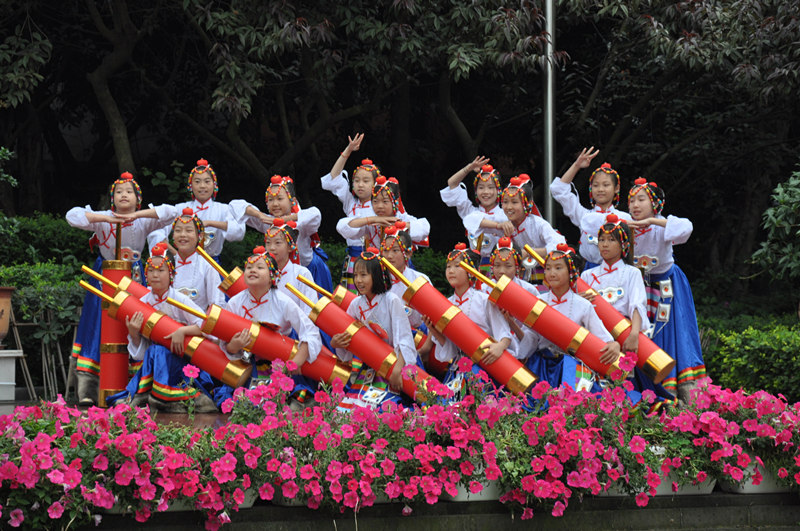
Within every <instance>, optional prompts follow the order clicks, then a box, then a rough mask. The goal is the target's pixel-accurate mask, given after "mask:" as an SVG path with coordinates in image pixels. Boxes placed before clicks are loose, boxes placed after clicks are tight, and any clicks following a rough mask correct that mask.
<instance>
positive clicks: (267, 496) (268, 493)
mask: <svg viewBox="0 0 800 531" xmlns="http://www.w3.org/2000/svg"><path fill="white" fill-rule="evenodd" d="M274 495H275V488H274V487H273V486H272V485H270V484H269V483H264V484H263V485H261V487H259V489H258V497H259V498H261V499H262V500H271V499H272V497H273V496H274Z"/></svg>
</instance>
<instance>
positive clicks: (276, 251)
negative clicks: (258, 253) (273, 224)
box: [264, 232, 289, 269]
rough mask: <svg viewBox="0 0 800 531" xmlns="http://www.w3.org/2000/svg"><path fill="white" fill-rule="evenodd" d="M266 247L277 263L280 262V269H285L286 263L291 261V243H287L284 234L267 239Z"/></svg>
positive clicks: (265, 241)
mask: <svg viewBox="0 0 800 531" xmlns="http://www.w3.org/2000/svg"><path fill="white" fill-rule="evenodd" d="M264 247H266V248H267V251H268V252H269V253H270V254H271V255H272V256H274V257H275V261H276V262H278V267H279V268H281V269H283V267H284V266H285V265H286V262H288V261H289V242H287V241H286V237H285V236H284V235H283V232H278V234H275V235H274V236H267V237H265V238H264Z"/></svg>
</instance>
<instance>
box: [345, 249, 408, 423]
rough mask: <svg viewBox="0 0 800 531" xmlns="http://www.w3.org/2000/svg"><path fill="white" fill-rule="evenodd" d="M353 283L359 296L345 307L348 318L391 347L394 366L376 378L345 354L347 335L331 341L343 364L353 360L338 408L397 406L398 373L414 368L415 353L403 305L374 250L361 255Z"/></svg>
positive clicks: (348, 352)
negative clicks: (386, 374) (394, 359)
mask: <svg viewBox="0 0 800 531" xmlns="http://www.w3.org/2000/svg"><path fill="white" fill-rule="evenodd" d="M353 280H354V281H355V285H356V289H358V294H359V295H358V297H356V298H355V299H354V300H353V302H351V303H350V306H348V308H347V313H348V315H350V316H351V317H354V318H356V319H358V320H360V321H361V322H362V323H364V324H365V325H366V326H368V327H369V328H370V329H371V330H372V331H373V332H374V333H375V334H377V335H378V337H380V338H381V339H383V341H384V342H386V343H387V344H389V345H392V347H393V348H394V351H395V353H396V354H397V363H396V364H395V365H394V368H393V369H392V372H390V373H389V375H388V380H385V379H383V378H381V377H380V376H378V375H377V373H376V372H375V369H373V368H371V367H367V366H366V365H363V364H362V363H361V361H360V360H358V359H357V358H353V354H352V352H350V351H348V350H347V347H348V346H349V345H350V339H351V336H350V335H349V334H348V333H347V332H342V333H340V334H336V335H334V336H333V337H331V346H333V347H334V348H335V349H336V355H337V356H339V357H340V358H341V359H343V360H345V361H348V360H350V359H352V360H353V374H352V375H351V376H350V382H349V384H348V386H347V388H346V389H345V392H346V395H345V398H344V399H343V401H342V403H341V404H340V407H341V408H343V409H351V408H353V407H355V406H357V405H358V406H365V407H372V408H377V407H380V406H381V404H384V403H386V402H394V403H397V404H399V403H401V402H402V398H401V396H400V394H399V392H400V390H401V389H402V376H401V371H402V370H403V367H405V366H407V365H416V364H417V360H418V358H417V350H416V348H414V338H413V337H412V335H411V325H410V324H409V322H408V316H407V315H406V312H405V306H404V304H403V301H402V300H401V299H400V298H399V297H398V296H397V295H395V294H394V293H392V292H391V291H389V287H390V286H391V284H392V282H391V280H390V278H389V273H388V272H387V271H386V270H385V269H384V267H383V264H382V263H381V261H380V254H379V253H378V249H376V248H374V247H371V248H368V249H367V250H366V251H364V252H363V253H361V256H360V257H359V259H358V260H356V264H355V267H354V269H353Z"/></svg>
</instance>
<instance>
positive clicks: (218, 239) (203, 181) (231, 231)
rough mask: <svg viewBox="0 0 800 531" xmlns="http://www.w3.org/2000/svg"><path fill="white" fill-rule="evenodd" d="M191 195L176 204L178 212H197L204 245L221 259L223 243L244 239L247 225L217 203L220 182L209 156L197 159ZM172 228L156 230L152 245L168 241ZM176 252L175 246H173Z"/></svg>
mask: <svg viewBox="0 0 800 531" xmlns="http://www.w3.org/2000/svg"><path fill="white" fill-rule="evenodd" d="M186 189H187V190H189V192H191V194H192V200H191V201H187V202H185V203H179V204H177V205H175V208H176V209H177V210H178V212H182V211H183V209H185V208H191V209H192V211H193V212H194V213H195V215H196V216H197V217H198V218H199V219H200V220H201V221H202V222H203V231H204V232H203V239H202V240H203V248H204V249H205V250H206V252H207V253H208V254H210V255H211V256H212V257H214V259H215V260H216V261H217V262H219V255H220V254H222V246H223V244H224V243H225V242H226V241H229V242H238V241H241V240H242V238H244V232H245V226H244V223H240V222H239V221H237V220H236V219H235V218H234V214H233V212H232V211H231V209H230V207H229V206H228V205H227V204H225V203H218V202H216V199H217V192H219V185H218V184H217V174H216V173H214V169H213V168H212V167H211V165H210V164H209V163H208V161H207V160H206V159H200V160H198V161H197V166H195V167H194V168H193V169H192V171H191V172H189V183H188V185H187V186H186ZM168 238H169V230H168V229H167V228H166V227H165V228H163V229H160V230H157V231H155V232H153V233H152V234H151V235H150V237H149V238H148V241H149V242H150V244H151V245H155V243H157V242H160V241H163V242H167V240H168ZM170 250H171V251H172V252H173V254H176V253H175V249H170Z"/></svg>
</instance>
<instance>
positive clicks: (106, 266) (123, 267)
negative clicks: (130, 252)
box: [101, 260, 131, 271]
mask: <svg viewBox="0 0 800 531" xmlns="http://www.w3.org/2000/svg"><path fill="white" fill-rule="evenodd" d="M101 268H102V269H103V270H104V271H105V270H109V271H130V270H131V263H130V262H128V261H127V260H103V265H102V266H101Z"/></svg>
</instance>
